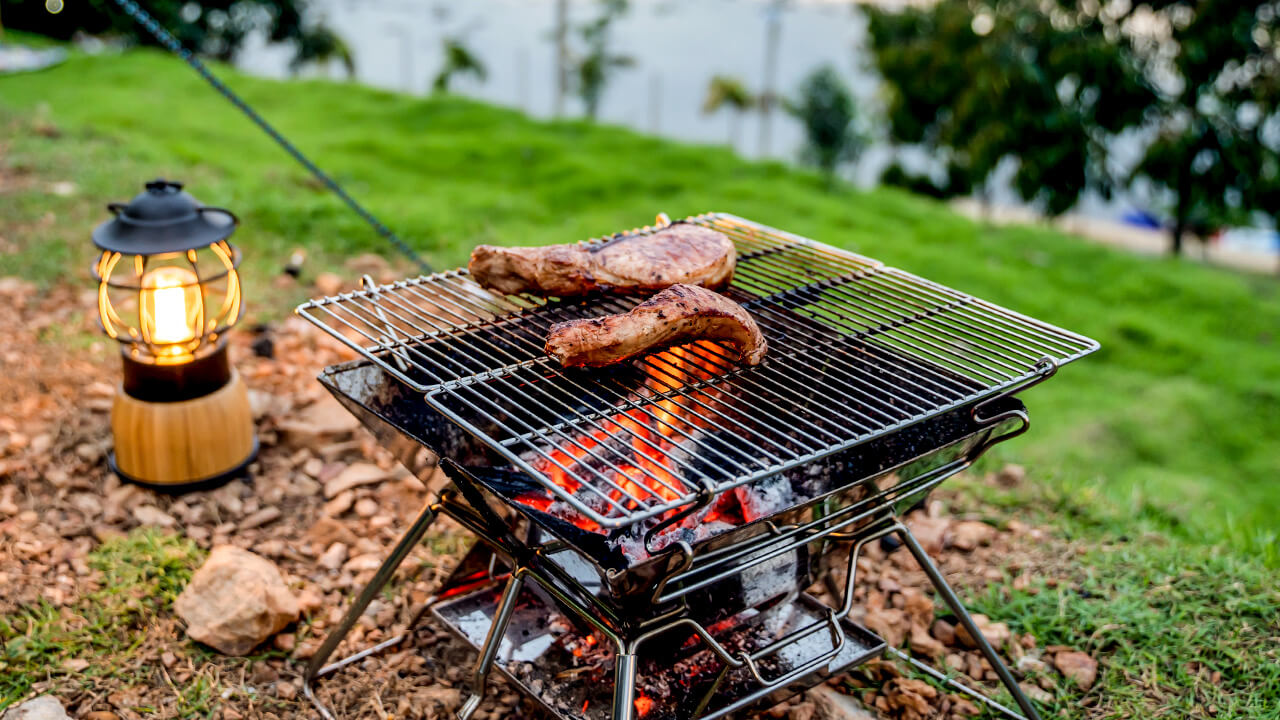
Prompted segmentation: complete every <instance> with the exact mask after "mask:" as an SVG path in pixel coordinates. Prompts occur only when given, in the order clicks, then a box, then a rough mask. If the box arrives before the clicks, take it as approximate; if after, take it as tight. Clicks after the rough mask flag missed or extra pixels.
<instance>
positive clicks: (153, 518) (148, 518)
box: [133, 505, 178, 528]
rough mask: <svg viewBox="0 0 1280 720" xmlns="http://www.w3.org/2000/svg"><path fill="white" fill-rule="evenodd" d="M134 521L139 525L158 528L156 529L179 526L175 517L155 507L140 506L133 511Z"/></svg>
mask: <svg viewBox="0 0 1280 720" xmlns="http://www.w3.org/2000/svg"><path fill="white" fill-rule="evenodd" d="M133 519H134V520H137V521H138V524H139V525H144V526H152V525H153V526H156V527H166V528H167V527H173V526H174V525H177V524H178V521H177V520H174V519H173V516H172V515H170V514H169V513H166V512H165V511H163V510H161V509H160V508H158V507H156V506H155V505H139V506H138V507H136V508H134V509H133Z"/></svg>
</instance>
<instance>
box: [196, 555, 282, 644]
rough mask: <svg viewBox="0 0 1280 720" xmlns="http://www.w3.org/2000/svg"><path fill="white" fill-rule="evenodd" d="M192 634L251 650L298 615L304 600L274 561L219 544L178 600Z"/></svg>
mask: <svg viewBox="0 0 1280 720" xmlns="http://www.w3.org/2000/svg"><path fill="white" fill-rule="evenodd" d="M173 607H174V610H175V611H176V612H177V614H178V616H179V617H181V618H182V619H183V621H185V622H186V624H187V634H188V635H190V636H191V637H192V638H194V639H195V640H198V641H200V642H202V643H204V644H206V645H209V646H210V647H213V648H215V649H217V650H218V651H220V652H223V653H226V654H228V655H247V654H248V653H249V651H251V650H253V649H254V648H255V647H257V646H258V645H259V644H261V643H262V641H264V640H266V639H267V638H269V637H271V636H272V635H273V634H275V633H277V632H279V631H280V630H281V629H282V628H284V626H286V625H288V624H289V623H291V622H293V621H294V620H296V619H297V618H298V601H297V600H296V599H294V597H293V595H292V594H291V593H290V592H289V588H288V586H286V585H285V583H284V579H283V578H281V577H280V570H279V569H277V568H276V566H275V565H273V564H272V563H271V561H269V560H266V559H264V558H261V557H259V556H257V555H254V554H253V553H251V552H249V551H247V550H241V549H240V548H237V547H233V546H230V545H219V546H217V547H215V548H214V549H213V552H212V553H210V554H209V559H208V560H206V561H205V563H204V565H202V566H200V569H199V570H197V571H196V573H195V574H194V575H193V576H192V577H191V582H190V583H188V584H187V587H186V588H185V589H184V590H183V591H182V594H181V595H179V596H178V599H177V601H176V602H174V605H173Z"/></svg>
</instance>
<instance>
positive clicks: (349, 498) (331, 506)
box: [320, 490, 356, 519]
mask: <svg viewBox="0 0 1280 720" xmlns="http://www.w3.org/2000/svg"><path fill="white" fill-rule="evenodd" d="M355 501H356V494H355V493H353V492H351V491H350V490H348V491H347V492H342V493H338V496H337V497H335V498H334V499H332V500H330V501H329V502H327V503H325V504H324V507H322V508H320V512H322V513H324V514H325V515H326V516H327V517H328V518H331V519H332V518H336V517H338V516H339V515H341V514H342V513H344V512H346V511H348V510H350V509H351V505H352V503H354V502H355Z"/></svg>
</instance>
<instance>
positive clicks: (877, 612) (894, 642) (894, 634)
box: [863, 608, 907, 648]
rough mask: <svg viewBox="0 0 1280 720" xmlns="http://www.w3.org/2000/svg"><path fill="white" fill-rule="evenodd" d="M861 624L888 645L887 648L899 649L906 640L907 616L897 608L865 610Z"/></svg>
mask: <svg viewBox="0 0 1280 720" xmlns="http://www.w3.org/2000/svg"><path fill="white" fill-rule="evenodd" d="M863 624H864V625H866V626H867V629H868V630H871V632H874V633H875V634H877V635H879V636H880V637H882V638H884V641H885V642H886V643H888V644H889V647H894V648H896V647H901V645H902V641H903V640H906V639H907V616H906V614H905V613H903V612H902V611H901V610H899V609H897V608H875V609H870V610H867V616H866V618H865V619H864V620H863Z"/></svg>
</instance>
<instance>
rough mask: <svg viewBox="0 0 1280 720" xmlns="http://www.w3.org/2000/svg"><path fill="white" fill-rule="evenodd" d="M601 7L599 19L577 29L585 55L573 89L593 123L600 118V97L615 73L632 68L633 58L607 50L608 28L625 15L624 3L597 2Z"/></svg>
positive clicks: (613, 0)
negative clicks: (575, 90) (583, 45)
mask: <svg viewBox="0 0 1280 720" xmlns="http://www.w3.org/2000/svg"><path fill="white" fill-rule="evenodd" d="M600 5H601V12H600V15H599V16H598V17H596V19H594V20H592V21H591V22H588V23H586V24H585V25H583V26H582V27H580V28H578V32H579V33H580V34H581V35H582V41H583V43H585V45H586V52H585V53H584V54H583V56H582V58H581V59H579V60H578V63H577V72H576V75H577V77H576V85H577V90H578V97H580V98H581V99H582V103H583V105H584V106H586V110H587V117H589V118H591V119H592V120H594V119H595V118H596V116H597V115H599V112H600V97H601V95H603V94H604V87H605V85H606V84H607V83H608V82H609V77H610V76H611V75H612V74H613V73H614V72H615V71H617V70H620V69H623V68H628V67H631V66H632V65H634V64H635V59H634V58H632V57H630V56H628V55H618V54H616V53H613V52H611V51H610V48H609V28H610V26H612V25H613V21H614V20H616V19H618V18H619V17H621V16H622V14H623V13H625V12H626V11H627V0H600Z"/></svg>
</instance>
